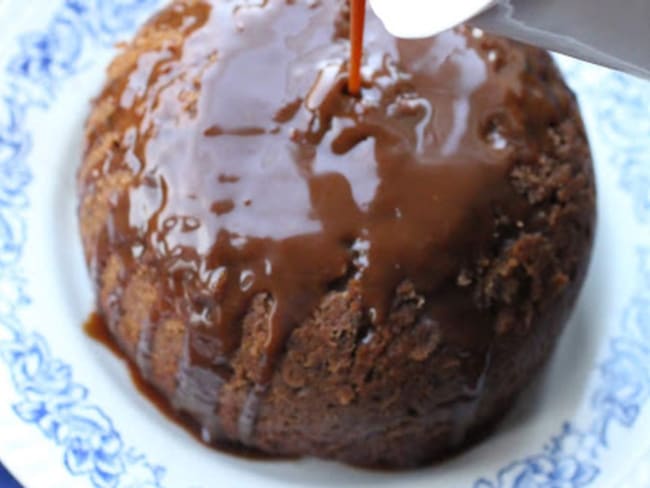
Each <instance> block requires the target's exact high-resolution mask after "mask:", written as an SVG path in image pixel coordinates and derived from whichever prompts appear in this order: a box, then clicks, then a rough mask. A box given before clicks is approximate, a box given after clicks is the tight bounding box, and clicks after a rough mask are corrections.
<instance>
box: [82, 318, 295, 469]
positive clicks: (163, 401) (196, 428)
mask: <svg viewBox="0 0 650 488" xmlns="http://www.w3.org/2000/svg"><path fill="white" fill-rule="evenodd" d="M83 330H84V333H85V334H86V335H87V336H88V337H90V338H91V339H92V340H94V341H95V342H97V343H98V344H101V345H102V346H104V347H105V348H106V349H108V350H109V351H111V352H112V353H113V354H114V355H115V356H116V357H117V358H118V359H121V360H122V361H123V362H124V364H125V366H126V367H127V368H128V372H129V377H130V378H131V381H132V383H133V386H134V387H135V389H136V390H137V391H138V393H139V394H140V395H142V396H143V397H144V398H146V399H147V401H149V403H151V404H152V405H153V406H154V407H155V408H156V410H158V412H160V414H161V415H162V416H163V417H165V418H166V419H167V420H169V421H170V422H172V423H174V424H176V425H178V426H179V427H181V428H182V429H183V430H185V431H186V432H187V433H188V434H190V435H191V436H192V437H194V438H195V439H196V440H197V441H199V442H201V443H206V441H205V439H203V437H202V435H201V430H202V429H201V426H200V425H198V423H197V422H196V420H195V419H193V418H192V417H191V416H190V415H188V414H185V413H183V412H179V411H178V410H176V409H175V408H174V407H173V406H172V405H171V404H170V402H169V399H167V398H165V396H164V395H162V394H161V393H160V392H159V391H158V390H156V388H155V387H153V386H152V385H151V383H149V382H148V381H147V380H146V379H145V378H144V376H143V375H142V373H141V372H140V370H139V369H138V366H137V363H135V362H133V361H130V360H129V358H128V357H127V356H126V355H125V354H124V352H122V350H121V349H120V348H119V346H118V345H117V343H116V342H115V340H114V339H113V337H112V336H111V332H110V330H109V329H108V327H107V325H106V322H105V321H104V320H103V319H102V318H101V317H100V316H99V314H98V313H97V312H93V313H91V314H90V316H89V317H88V319H87V320H86V322H84V325H83ZM215 443H216V444H215ZM210 445H211V447H217V448H218V449H219V450H220V451H223V452H226V453H228V454H231V455H234V456H238V457H242V458H246V459H252V460H262V461H269V460H285V459H288V458H287V457H283V458H280V457H277V456H272V455H270V454H267V453H265V452H262V451H258V450H255V449H252V448H250V447H245V446H244V445H243V444H241V443H231V442H224V441H223V440H214V441H212V442H211V443H210Z"/></svg>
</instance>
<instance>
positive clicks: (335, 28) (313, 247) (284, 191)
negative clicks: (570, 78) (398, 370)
mask: <svg viewBox="0 0 650 488" xmlns="http://www.w3.org/2000/svg"><path fill="white" fill-rule="evenodd" d="M362 3H363V2H358V3H357V2H355V3H354V5H356V6H357V7H358V6H359V5H360V4H362ZM354 11H355V12H357V14H358V15H359V16H360V15H362V14H361V12H363V9H355V10H354ZM151 23H152V24H151V25H154V26H155V27H156V28H157V29H158V30H159V31H164V30H165V29H173V30H174V32H176V33H177V35H180V36H182V42H181V43H178V42H176V43H175V42H173V41H170V42H169V43H167V44H163V47H161V48H160V49H158V50H154V51H150V52H146V53H143V54H141V55H140V56H139V58H138V61H137V63H136V65H135V66H134V67H133V68H132V69H131V71H130V72H129V73H128V74H127V75H126V76H122V77H119V78H117V79H115V80H113V81H112V82H111V83H110V84H108V85H107V86H106V88H105V90H104V92H103V93H102V95H101V96H100V99H103V100H106V99H108V100H113V101H114V102H115V103H117V104H119V108H118V111H117V112H116V114H114V115H113V116H112V117H111V120H110V121H109V123H110V124H111V127H112V129H113V130H114V131H117V133H119V134H121V135H122V136H123V138H122V140H120V141H117V142H116V143H115V144H114V148H113V150H112V151H111V152H110V154H109V156H108V157H107V158H106V159H104V160H101V161H97V162H95V163H94V166H92V167H90V168H87V170H86V171H85V173H84V174H85V175H86V176H85V180H84V181H81V188H82V198H83V196H84V192H92V191H94V188H95V185H96V183H95V180H96V179H97V180H101V179H102V178H104V177H106V176H107V175H115V174H120V175H123V176H124V175H126V176H124V177H125V178H127V179H128V181H129V183H128V184H127V185H125V186H124V188H123V189H122V190H121V191H119V192H117V193H115V194H113V195H112V196H111V197H110V202H109V204H110V206H111V213H110V219H109V220H108V222H106V225H105V227H104V228H103V230H102V231H101V232H100V233H99V236H98V238H97V239H96V241H95V243H94V246H95V248H94V252H91V253H90V255H91V256H92V260H91V262H90V268H91V273H92V274H93V276H94V278H95V279H96V280H99V278H100V277H101V276H102V272H103V270H104V268H103V267H104V266H105V263H106V261H107V259H108V257H109V256H110V257H111V258H113V259H117V260H118V261H119V263H120V269H121V272H120V273H119V276H118V280H122V281H120V283H121V285H120V286H121V288H118V290H117V291H116V292H115V299H114V301H113V302H114V303H115V304H116V307H119V301H120V300H121V297H122V296H123V293H124V289H125V288H126V287H127V286H128V280H129V277H130V276H132V275H133V274H135V273H136V271H137V270H139V269H141V268H142V267H143V266H144V268H146V269H149V270H150V271H151V272H153V273H155V278H154V279H153V280H152V281H153V283H155V285H156V286H157V291H156V294H155V296H156V301H155V303H153V304H152V305H151V307H150V314H149V317H148V318H147V319H146V320H144V321H143V323H142V330H141V331H140V337H139V341H138V345H137V351H136V354H135V361H136V363H137V366H138V370H139V371H140V372H141V374H142V375H143V378H144V379H145V380H148V379H149V378H150V377H151V374H152V373H151V352H152V347H153V340H154V337H155V336H156V333H157V331H158V328H159V327H160V325H161V324H162V323H163V322H164V321H165V320H169V319H175V320H179V321H180V322H181V323H182V324H184V327H185V329H186V332H185V333H186V336H185V339H184V343H183V344H184V346H183V352H182V356H181V358H180V361H179V363H178V375H177V378H176V380H177V391H176V394H175V396H174V398H173V399H172V403H173V405H174V407H175V408H177V409H179V410H183V411H187V412H190V413H191V414H192V415H193V417H194V418H196V419H197V420H198V422H199V424H200V425H201V428H202V437H203V438H205V439H207V440H214V439H218V438H220V436H221V431H220V429H221V427H220V425H219V420H218V415H217V410H218V408H219V392H220V389H221V388H222V386H223V384H224V383H226V382H228V381H229V379H230V378H231V376H232V374H233V372H234V370H233V367H232V360H233V358H234V357H235V356H236V354H237V352H238V350H239V347H240V344H241V342H242V319H243V317H244V316H245V315H246V313H247V311H248V310H249V307H250V305H251V302H252V300H253V299H254V298H255V297H258V296H260V295H263V296H266V297H267V299H268V301H269V304H270V313H269V317H268V326H267V330H266V341H265V344H264V347H263V350H262V351H261V353H260V356H259V364H258V365H257V368H256V371H253V372H250V375H251V376H250V377H251V378H252V380H253V385H252V387H251V389H250V394H249V399H248V400H247V401H246V402H245V404H244V406H243V407H242V411H241V414H240V422H239V429H240V434H239V437H240V439H241V440H242V442H244V443H248V442H250V441H251V439H252V437H253V435H254V429H255V422H256V418H257V416H258V412H259V410H260V409H261V408H263V402H264V395H265V393H266V391H267V388H268V386H269V384H270V383H271V381H272V379H273V375H274V373H275V372H276V367H277V365H278V362H279V360H280V359H281V357H282V355H283V352H284V349H285V346H286V343H287V340H288V338H289V337H290V335H291V333H292V331H293V329H294V328H295V327H296V326H297V325H299V324H301V323H302V322H303V321H304V320H305V319H307V318H308V317H309V316H310V315H311V314H312V312H313V311H314V310H315V309H316V308H317V307H318V306H319V304H320V302H321V300H322V298H323V296H324V295H326V294H327V293H328V292H329V291H330V290H332V289H336V288H337V287H340V285H341V283H343V284H350V283H353V284H354V286H355V287H357V288H358V289H359V290H360V293H361V296H362V297H363V306H364V310H365V313H367V315H368V317H369V320H370V322H371V323H372V326H373V327H382V326H386V324H388V323H389V322H390V316H391V307H392V303H393V297H394V293H395V290H396V288H397V286H398V285H399V284H401V283H403V282H405V281H409V282H411V283H412V284H413V285H414V286H415V288H416V290H417V291H418V293H419V294H421V295H422V296H423V297H424V298H425V299H426V300H427V309H426V310H427V312H426V313H428V314H430V316H431V318H432V320H435V321H437V322H439V323H440V324H441V327H442V329H443V331H444V334H445V335H446V337H447V338H448V339H449V340H453V341H456V342H457V344H458V347H461V348H465V349H467V350H476V351H480V353H482V354H484V356H485V358H486V359H485V361H484V362H483V364H480V365H477V366H476V368H474V369H473V370H472V371H471V372H468V374H467V385H466V388H465V391H466V393H465V395H466V397H467V401H466V403H467V408H466V409H465V410H463V409H459V410H458V412H459V415H460V416H462V417H467V418H471V416H472V415H473V414H472V411H473V409H474V408H475V407H476V402H475V400H476V399H477V398H479V397H480V395H481V390H482V387H483V386H482V385H483V381H484V378H485V374H486V371H487V368H488V365H489V343H490V336H491V325H490V324H491V322H490V318H489V317H485V315H484V314H482V313H481V312H480V311H479V310H477V309H476V306H475V304H474V300H473V299H472V297H471V296H469V295H468V294H467V293H466V292H465V291H463V290H460V289H458V288H457V287H456V285H455V284H456V279H457V274H458V272H459V270H460V269H462V268H463V267H464V266H472V265H473V263H475V262H476V261H477V260H478V259H479V258H480V257H481V256H482V255H484V254H486V253H487V252H488V251H489V249H487V247H489V246H490V243H491V235H492V232H493V229H494V209H495V208H498V209H500V211H502V212H504V213H506V214H509V215H514V216H516V215H518V214H519V213H521V209H522V208H525V205H526V203H525V202H523V201H522V199H521V198H519V197H518V196H517V195H516V194H515V192H514V190H513V188H512V186H511V185H510V184H509V181H508V175H509V170H510V167H511V165H512V163H513V161H512V158H511V157H509V154H510V152H509V151H508V148H507V147H505V146H500V147H496V146H495V145H494V144H493V143H492V141H491V139H490V137H491V136H492V135H493V134H492V133H491V132H490V131H491V130H492V129H491V128H493V127H494V124H493V121H494V120H495V119H498V120H500V121H501V122H500V125H501V126H505V127H507V126H508V124H511V125H512V126H516V124H517V123H518V121H517V119H516V117H517V114H519V113H520V112H521V110H523V108H522V107H518V106H517V104H516V102H515V103H514V104H513V102H512V100H516V99H517V96H518V94H520V93H521V92H522V91H523V89H522V87H523V84H524V83H528V82H530V80H522V79H520V73H521V68H520V67H519V66H518V65H516V64H515V69H513V70H512V72H511V73H512V74H508V72H504V73H502V74H501V75H500V76H499V77H494V76H492V75H489V72H490V70H491V69H492V68H491V67H490V62H489V60H488V59H487V53H486V52H485V50H482V49H480V43H481V41H480V39H478V37H477V38H474V37H473V36H472V34H471V33H470V32H469V31H468V30H467V29H461V30H456V31H449V32H446V33H443V34H441V35H440V36H438V37H437V38H435V39H433V40H426V41H409V42H406V41H399V40H396V39H393V38H391V37H390V36H389V35H388V34H387V33H385V31H384V30H383V28H382V26H381V25H380V23H379V22H378V20H377V19H376V18H374V17H372V15H370V13H369V22H368V23H367V25H366V41H367V45H366V53H367V55H366V56H365V58H364V63H363V66H362V69H361V78H362V79H363V83H360V80H356V79H352V80H349V81H350V84H351V88H350V90H349V91H351V92H354V91H355V90H354V89H355V88H356V86H357V82H358V83H359V86H360V87H361V88H360V92H359V95H358V96H352V95H351V94H350V93H348V89H347V84H348V76H349V75H348V73H350V72H353V73H354V72H355V69H354V64H353V66H349V53H350V44H349V36H350V25H349V14H347V13H346V8H345V7H344V8H341V3H339V2H333V1H332V2H330V1H329V0H328V1H326V2H318V1H304V2H300V1H295V2H294V1H291V2H289V1H286V2H285V1H280V0H272V1H268V2H263V3H262V4H260V5H251V4H248V5H243V4H239V3H237V2H225V1H221V2H216V1H209V2H208V1H206V2H192V3H189V2H188V3H174V4H172V6H170V7H169V8H167V9H165V10H164V11H163V12H162V13H161V14H159V15H158V16H156V17H155V18H154V19H153V20H152V21H151ZM353 24H354V25H355V26H357V27H356V28H355V29H353V32H354V34H355V35H353V39H357V41H355V46H357V48H358V46H360V45H361V39H360V37H359V36H361V34H360V31H359V30H358V27H359V26H363V19H360V18H359V17H358V16H357V17H356V18H355V20H354V21H353ZM357 55H360V51H358V52H357ZM357 59H358V58H357ZM513 62H514V61H513ZM352 76H353V77H354V74H353V75H352ZM545 108H546V109H548V110H552V109H553V107H550V108H549V107H545V106H543V105H542V104H541V102H540V104H539V106H538V107H535V109H536V110H541V109H545ZM525 110H530V107H526V108H525ZM506 113H507V114H512V116H513V117H514V118H513V119H512V120H511V121H510V122H509V121H508V116H509V115H508V116H506V115H505V114H506ZM533 129H534V128H533ZM517 134H525V131H521V130H520V131H519V132H517V131H516V130H515V131H513V132H512V134H510V135H509V136H508V141H509V144H520V145H521V146H522V147H525V146H526V145H527V144H528V141H527V140H525V138H526V136H525V135H522V136H521V139H522V140H521V141H519V140H518V139H517V138H518V137H520V136H517ZM97 137H98V141H96V140H94V136H93V134H90V135H89V147H92V146H93V144H95V143H101V142H102V141H101V134H100V135H98V136H97ZM499 137H502V136H499ZM87 164H89V163H87ZM105 313H107V315H108V316H111V315H114V316H115V317H119V315H120V312H119V308H117V309H116V310H115V311H114V314H113V313H108V312H107V311H105ZM109 325H111V324H109ZM137 378H140V377H139V376H138V377H137ZM138 381H139V379H138ZM140 384H141V385H142V384H144V383H143V382H140ZM466 423H470V422H469V421H466V419H463V420H462V422H461V421H460V420H459V425H465V424H466Z"/></svg>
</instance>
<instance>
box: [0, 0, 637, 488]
mask: <svg viewBox="0 0 650 488" xmlns="http://www.w3.org/2000/svg"><path fill="white" fill-rule="evenodd" d="M159 3H160V2H159V0H65V1H63V2H62V4H61V5H60V6H59V7H58V8H57V10H56V13H55V14H54V16H53V18H52V19H51V21H50V23H49V24H48V25H47V26H46V27H45V28H44V29H42V30H40V31H36V32H30V33H25V34H23V35H21V36H20V37H18V39H17V45H16V46H14V49H15V55H14V56H13V57H12V58H11V61H10V63H9V64H8V65H7V66H5V67H2V72H3V78H2V81H0V290H2V293H0V328H2V329H4V331H5V332H6V333H7V335H8V337H9V339H8V340H4V341H2V342H0V359H1V360H2V362H3V364H4V367H6V368H7V369H8V371H9V372H10V376H11V379H12V382H13V386H14V388H15V390H16V392H17V393H18V396H19V401H17V402H16V403H14V404H13V405H12V408H13V411H14V412H15V414H16V415H17V417H18V418H20V419H21V420H22V421H24V422H26V423H29V424H32V425H33V426H34V427H35V428H37V429H39V430H40V432H41V433H42V434H43V436H45V437H46V438H48V439H50V440H51V441H52V442H53V443H55V444H56V445H58V446H60V449H61V459H62V462H63V463H64V465H65V467H66V468H67V470H68V471H69V473H70V474H71V475H72V476H76V477H86V478H88V479H89V480H90V481H91V483H92V485H93V486H96V487H102V488H104V487H118V486H119V487H133V488H136V487H138V488H153V487H160V486H162V483H163V477H164V474H165V470H164V469H163V468H162V467H160V466H156V465H154V464H152V463H151V462H150V461H149V460H148V459H147V457H146V456H145V455H144V454H142V453H138V452H136V451H135V450H134V449H133V448H131V447H129V446H127V445H125V443H124V441H123V440H122V437H121V436H120V433H119V432H117V430H116V429H115V427H114V425H113V422H112V421H111V419H110V418H109V417H108V416H107V415H106V413H105V412H104V411H103V410H102V409H101V408H100V407H99V406H98V405H96V404H94V403H93V401H92V399H91V398H90V394H89V391H88V388H86V387H85V386H84V385H81V384H79V383H78V382H77V381H75V379H74V375H73V371H72V369H71V367H70V366H69V365H68V364H66V363H65V362H64V361H62V360H60V359H58V358H57V357H56V356H55V355H54V354H53V353H52V352H51V350H50V348H49V347H48V344H47V341H46V340H45V338H44V337H43V336H41V335H39V334H38V333H35V332H32V331H30V330H29V329H28V328H27V327H26V326H25V325H24V324H23V323H21V320H20V318H19V312H20V310H21V309H22V308H24V307H28V306H29V305H30V304H31V301H30V298H29V292H28V282H27V280H26V279H25V278H24V276H22V274H21V259H22V254H23V249H24V246H25V243H26V240H27V238H28V229H27V222H26V219H25V210H26V209H27V208H28V205H29V201H28V197H27V189H28V186H29V184H30V182H31V181H32V173H31V169H30V167H29V164H28V156H29V154H30V149H31V141H32V134H30V132H29V130H28V128H27V124H26V122H25V120H26V116H27V114H28V113H29V112H30V111H32V110H36V109H47V108H48V107H50V106H51V104H52V103H54V102H55V101H56V97H57V90H58V89H59V87H60V86H61V84H62V83H64V82H65V81H66V80H67V79H69V78H71V77H73V76H74V75H75V74H77V73H78V72H79V71H80V70H82V69H84V66H83V65H82V63H81V59H82V53H83V52H84V50H88V49H91V48H92V47H93V46H97V45H99V46H102V47H104V48H105V47H106V46H110V45H111V44H112V43H114V42H115V41H116V40H117V39H119V38H121V37H124V36H127V35H128V34H130V33H131V32H133V30H134V29H135V27H136V26H137V24H138V22H139V21H140V20H141V19H142V18H143V16H144V15H146V14H147V13H149V12H151V11H152V10H153V9H154V7H156V6H157V5H158V4H159ZM562 63H563V65H564V68H565V71H566V72H567V73H568V76H569V78H570V79H571V80H573V81H574V82H575V84H576V85H577V86H580V87H584V90H581V96H583V97H584V98H585V99H587V100H588V103H590V104H593V106H594V107H595V108H594V110H595V113H596V114H597V119H598V124H597V127H596V128H595V130H596V132H597V134H598V137H603V138H605V140H607V142H608V144H610V146H611V158H610V159H611V162H612V164H614V165H616V168H617V170H618V174H619V178H620V180H619V184H620V187H621V188H622V189H623V190H624V191H625V192H626V193H627V194H628V195H629V198H630V199H631V202H632V206H633V208H634V212H635V218H636V219H637V221H638V223H639V225H640V226H650V162H649V161H647V159H648V157H649V156H650V117H649V116H648V111H649V108H650V86H648V84H646V83H644V82H642V81H639V80H633V79H631V78H629V77H627V76H624V75H620V74H617V73H610V72H605V71H599V73H600V76H601V78H602V79H600V80H593V79H591V77H592V76H593V73H594V71H592V70H591V69H586V68H585V67H584V65H582V64H580V63H576V62H572V61H568V60H564V61H563V62H562ZM629 120H634V124H630V123H629V122H628V121H629ZM648 229H649V230H650V227H648ZM637 259H638V286H637V291H636V293H635V294H634V296H632V297H631V298H630V300H629V303H628V305H627V307H626V309H625V311H624V313H623V315H622V317H621V323H620V327H619V329H618V332H617V333H616V334H614V335H613V337H612V338H611V339H610V341H609V344H608V350H607V352H606V354H605V355H604V359H603V360H602V361H601V362H600V364H599V366H598V368H597V371H595V372H594V376H595V381H594V386H593V388H592V391H591V393H590V399H591V400H590V405H589V407H590V412H589V415H588V416H586V417H584V418H582V419H579V420H576V419H572V420H569V421H567V422H565V423H564V424H563V425H560V426H559V427H558V432H557V435H556V436H555V437H553V438H551V439H550V440H549V441H548V442H547V444H546V445H545V446H543V448H542V449H541V450H540V451H539V452H538V453H535V454H532V455H529V456H527V457H525V458H522V459H517V460H515V461H513V462H511V463H510V464H508V465H507V466H505V467H503V468H502V469H501V470H499V471H498V473H496V474H495V475H494V476H493V477H485V478H482V479H480V480H477V481H476V482H475V483H474V488H536V487H539V488H542V487H545V488H565V487H566V488H579V487H585V486H589V485H590V484H592V483H593V482H594V481H595V480H596V479H597V478H598V476H599V474H600V473H601V469H600V462H599V459H600V458H601V456H602V455H603V454H604V453H605V452H606V451H607V449H608V448H609V445H608V438H609V435H610V434H611V432H612V430H613V429H621V428H623V429H631V428H632V427H633V426H634V425H635V422H636V421H637V419H638V418H639V415H640V414H641V412H642V410H643V409H644V408H647V407H646V404H647V403H648V398H649V396H650V346H648V344H650V247H647V244H646V245H643V244H639V246H638V256H637Z"/></svg>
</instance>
